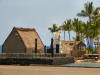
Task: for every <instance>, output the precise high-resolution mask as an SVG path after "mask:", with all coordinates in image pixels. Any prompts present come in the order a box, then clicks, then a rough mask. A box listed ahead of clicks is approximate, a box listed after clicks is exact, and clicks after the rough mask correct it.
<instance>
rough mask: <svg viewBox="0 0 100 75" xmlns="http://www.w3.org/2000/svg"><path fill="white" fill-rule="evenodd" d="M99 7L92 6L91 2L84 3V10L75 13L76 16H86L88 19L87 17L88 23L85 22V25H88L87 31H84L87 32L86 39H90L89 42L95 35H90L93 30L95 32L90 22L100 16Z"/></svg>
mask: <svg viewBox="0 0 100 75" xmlns="http://www.w3.org/2000/svg"><path fill="white" fill-rule="evenodd" d="M99 9H100V8H94V7H93V3H92V2H89V3H85V4H84V10H81V12H80V13H78V14H77V16H79V17H88V19H89V21H88V22H89V23H88V24H87V25H89V26H88V28H89V32H86V34H89V35H87V38H88V40H90V44H91V43H93V37H95V35H91V34H93V33H92V32H93V31H94V33H95V28H94V27H95V26H94V27H93V26H92V22H93V21H94V19H97V18H98V17H100V16H98V14H99ZM90 44H88V45H90ZM88 47H89V46H88ZM91 47H93V46H91Z"/></svg>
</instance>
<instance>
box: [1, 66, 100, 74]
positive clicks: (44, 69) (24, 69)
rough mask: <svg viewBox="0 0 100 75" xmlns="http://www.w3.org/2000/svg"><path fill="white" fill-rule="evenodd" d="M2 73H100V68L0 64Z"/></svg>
mask: <svg viewBox="0 0 100 75" xmlns="http://www.w3.org/2000/svg"><path fill="white" fill-rule="evenodd" d="M0 75H100V68H75V67H74V68H73V67H48V66H7V65H5V66H4V65H0Z"/></svg>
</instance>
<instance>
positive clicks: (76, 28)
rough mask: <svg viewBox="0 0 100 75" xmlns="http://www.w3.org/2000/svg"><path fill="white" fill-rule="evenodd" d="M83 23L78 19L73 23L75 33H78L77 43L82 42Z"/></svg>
mask: <svg viewBox="0 0 100 75" xmlns="http://www.w3.org/2000/svg"><path fill="white" fill-rule="evenodd" d="M81 24H82V23H81V21H79V20H78V19H77V18H75V19H74V21H73V26H72V28H73V31H75V32H76V41H81V36H80V35H81V33H82V32H81Z"/></svg>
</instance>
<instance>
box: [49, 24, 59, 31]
mask: <svg viewBox="0 0 100 75" xmlns="http://www.w3.org/2000/svg"><path fill="white" fill-rule="evenodd" d="M48 30H50V32H51V33H53V32H58V31H59V30H60V28H58V27H57V25H56V24H53V26H52V27H49V28H48Z"/></svg>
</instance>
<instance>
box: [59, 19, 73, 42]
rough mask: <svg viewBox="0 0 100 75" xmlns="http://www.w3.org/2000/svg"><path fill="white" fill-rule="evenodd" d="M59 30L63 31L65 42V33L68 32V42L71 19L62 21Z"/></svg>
mask: <svg viewBox="0 0 100 75" xmlns="http://www.w3.org/2000/svg"><path fill="white" fill-rule="evenodd" d="M60 28H61V30H63V31H64V40H65V31H68V35H69V40H71V39H70V31H71V28H72V24H71V19H69V20H66V21H64V24H63V25H62V26H60Z"/></svg>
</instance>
